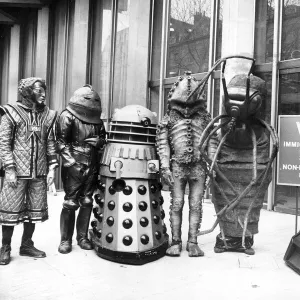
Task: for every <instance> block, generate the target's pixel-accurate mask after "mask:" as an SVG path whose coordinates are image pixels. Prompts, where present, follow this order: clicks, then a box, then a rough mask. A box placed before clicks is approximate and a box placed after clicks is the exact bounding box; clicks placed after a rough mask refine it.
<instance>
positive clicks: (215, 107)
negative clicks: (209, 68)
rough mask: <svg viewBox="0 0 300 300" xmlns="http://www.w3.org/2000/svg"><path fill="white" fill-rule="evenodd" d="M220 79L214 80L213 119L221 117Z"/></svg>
mask: <svg viewBox="0 0 300 300" xmlns="http://www.w3.org/2000/svg"><path fill="white" fill-rule="evenodd" d="M220 96H221V94H220V79H214V103H213V118H215V117H217V116H218V115H219V109H220Z"/></svg>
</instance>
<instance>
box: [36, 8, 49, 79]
mask: <svg viewBox="0 0 300 300" xmlns="http://www.w3.org/2000/svg"><path fill="white" fill-rule="evenodd" d="M48 33H49V7H43V8H42V9H40V10H38V18H37V35H36V57H35V70H34V75H35V76H36V77H41V78H43V79H46V77H47V62H48V43H49V41H48Z"/></svg>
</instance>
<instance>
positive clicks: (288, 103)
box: [275, 72, 300, 209]
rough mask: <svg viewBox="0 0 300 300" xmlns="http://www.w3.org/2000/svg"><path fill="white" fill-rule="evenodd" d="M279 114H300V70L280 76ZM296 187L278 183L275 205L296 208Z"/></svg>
mask: <svg viewBox="0 0 300 300" xmlns="http://www.w3.org/2000/svg"><path fill="white" fill-rule="evenodd" d="M278 115H300V72H297V73H292V74H284V75H280V76H279V101H278ZM295 198H296V188H295V187H291V186H284V185H276V190H275V205H276V206H277V207H279V208H284V209H295V206H296V204H295V203H296V202H295Z"/></svg>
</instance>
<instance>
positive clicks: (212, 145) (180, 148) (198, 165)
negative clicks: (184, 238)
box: [157, 109, 216, 245]
mask: <svg viewBox="0 0 300 300" xmlns="http://www.w3.org/2000/svg"><path fill="white" fill-rule="evenodd" d="M210 119H211V118H210V115H209V113H208V112H207V111H206V110H204V109H202V110H199V111H197V112H196V113H194V114H192V115H191V116H189V117H184V116H183V114H181V113H180V112H178V111H176V110H170V111H169V112H168V113H167V114H166V115H165V116H164V118H163V120H162V121H161V122H160V124H159V126H158V132H157V146H158V154H159V157H160V162H161V169H162V171H163V172H164V170H166V169H168V168H170V170H171V172H172V175H173V179H174V185H173V186H172V187H171V198H172V199H171V207H170V222H171V228H172V244H173V245H174V244H181V224H182V209H183V205H184V194H185V189H186V185H187V183H188V184H189V232H188V242H189V243H193V244H197V233H198V231H199V228H200V224H201V220H202V198H203V193H204V190H205V180H206V173H205V163H204V161H203V159H202V156H201V153H200V148H199V144H200V136H201V134H202V132H203V130H204V129H205V127H206V126H207V124H208V123H209V121H210ZM215 150H216V139H215V138H212V139H211V140H210V141H209V144H208V145H207V154H208V155H209V157H213V154H214V153H215Z"/></svg>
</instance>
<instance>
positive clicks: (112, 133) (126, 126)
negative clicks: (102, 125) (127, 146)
mask: <svg viewBox="0 0 300 300" xmlns="http://www.w3.org/2000/svg"><path fill="white" fill-rule="evenodd" d="M157 124H158V121H157V116H156V113H155V112H152V111H150V110H149V109H147V108H145V107H143V106H141V105H127V106H125V107H123V108H120V109H115V111H114V114H113V116H112V119H111V123H110V130H109V132H108V133H109V137H108V141H110V142H127V143H132V144H153V145H154V144H155V135H156V126H157Z"/></svg>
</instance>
